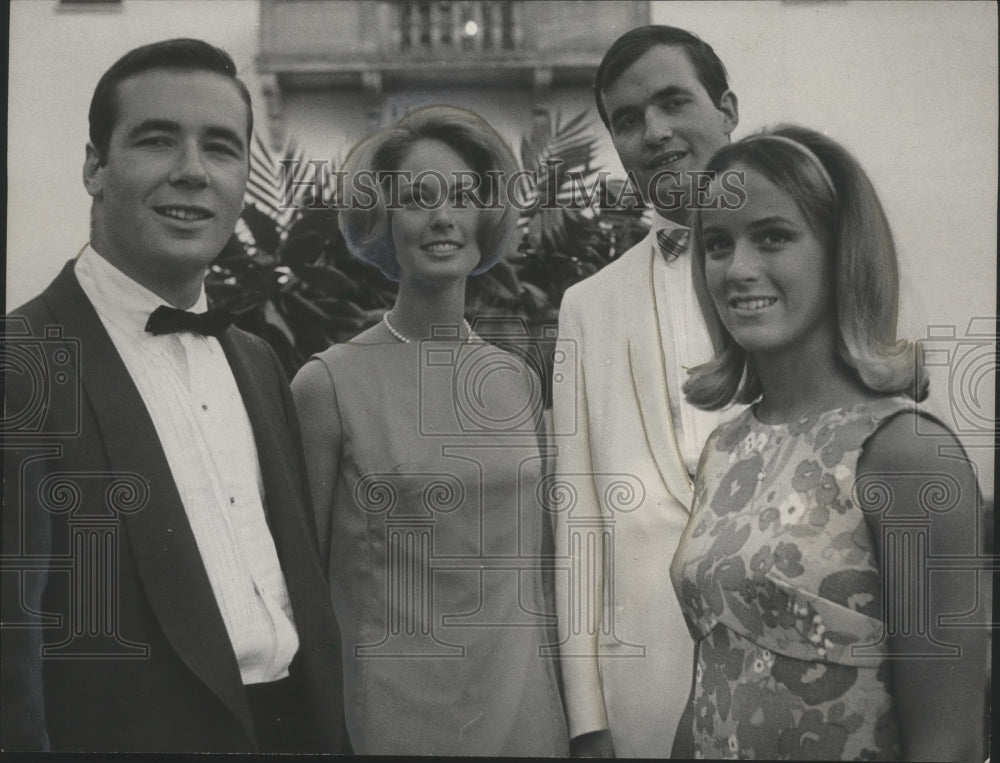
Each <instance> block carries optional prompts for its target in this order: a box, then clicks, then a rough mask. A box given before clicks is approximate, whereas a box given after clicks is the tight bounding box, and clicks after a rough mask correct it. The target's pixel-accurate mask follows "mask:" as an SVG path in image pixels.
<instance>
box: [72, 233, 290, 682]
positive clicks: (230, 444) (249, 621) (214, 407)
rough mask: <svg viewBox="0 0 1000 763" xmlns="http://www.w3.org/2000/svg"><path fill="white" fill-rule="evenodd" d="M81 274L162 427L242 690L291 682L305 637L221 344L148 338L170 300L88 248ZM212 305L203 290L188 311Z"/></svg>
mask: <svg viewBox="0 0 1000 763" xmlns="http://www.w3.org/2000/svg"><path fill="white" fill-rule="evenodd" d="M75 272H76V277H77V280H79V282H80V286H81V287H82V288H83V291H84V293H85V294H86V295H87V298H88V299H89V300H90V302H91V304H93V306H94V308H95V309H96V310H97V314H98V316H99V317H100V319H101V322H102V323H103V324H104V327H105V329H107V332H108V334H109V335H110V337H111V341H112V342H113V343H114V345H115V349H117V350H118V353H119V355H121V358H122V360H123V361H124V362H125V367H126V368H127V369H128V372H129V375H130V376H131V377H132V381H133V382H134V383H135V386H136V388H137V389H138V390H139V394H140V395H141V396H142V400H143V402H144V403H145V404H146V409H147V410H148V411H149V415H150V417H151V418H152V420H153V425H154V426H155V427H156V433H157V435H158V436H159V439H160V444H161V446H162V447H163V452H164V454H165V455H166V457H167V463H168V464H169V466H170V472H171V474H172V475H173V478H174V482H175V483H176V485H177V490H178V492H179V493H180V497H181V501H182V503H183V504H184V511H185V512H186V514H187V518H188V521H189V522H190V523H191V529H192V530H193V532H194V537H195V540H196V541H197V544H198V551H199V552H200V554H201V558H202V561H203V562H204V564H205V569H206V571H207V572H208V579H209V582H210V583H211V586H212V591H213V593H214V594H215V600H216V602H217V604H218V605H219V611H220V612H221V614H222V620H223V622H224V623H225V626H226V631H227V632H228V634H229V640H230V641H231V642H232V645H233V651H234V652H235V653H236V659H237V661H238V662H239V667H240V675H241V677H242V679H243V683H244V684H254V683H262V682H265V681H275V680H277V679H280V678H284V677H285V676H287V675H288V665H289V663H291V661H292V658H293V657H294V656H295V653H296V652H297V651H298V648H299V638H298V634H297V632H296V630H295V625H294V621H293V619H292V607H291V603H290V601H289V598H288V589H287V587H286V586H285V579H284V575H283V574H282V572H281V566H280V564H279V562H278V554H277V551H276V550H275V547H274V539H273V538H272V537H271V532H270V529H269V528H268V526H267V521H266V519H265V516H264V506H263V501H262V491H263V483H262V480H261V475H260V464H259V462H258V459H257V446H256V443H255V440H254V436H253V430H252V428H251V425H250V419H249V417H248V416H247V412H246V408H245V406H244V404H243V398H242V397H241V396H240V393H239V389H238V388H237V386H236V379H235V378H234V377H233V372H232V369H231V368H230V367H229V362H228V361H227V360H226V356H225V354H224V352H223V350H222V345H220V344H219V341H218V339H216V338H214V337H205V336H201V335H198V334H192V333H190V332H178V333H175V334H165V335H162V336H153V335H152V334H150V333H148V332H146V330H145V326H146V321H147V320H148V319H149V314H150V313H151V312H152V311H153V310H155V309H156V308H157V307H159V306H160V305H163V304H166V303H165V302H164V301H163V300H162V299H161V298H160V297H158V296H156V295H155V294H154V293H153V292H151V291H149V290H148V289H146V288H144V287H143V286H141V285H139V284H138V283H136V282H135V281H134V280H132V279H131V278H129V277H128V276H126V275H125V274H124V273H122V272H121V271H120V270H118V269H117V268H116V267H114V266H113V265H111V263H109V262H108V261H107V260H105V259H104V258H103V257H101V256H100V255H99V254H98V253H97V252H95V251H94V250H93V249H92V248H91V247H90V246H89V245H88V246H87V247H85V249H84V251H83V252H82V254H81V255H80V257H79V259H78V260H77V262H76V266H75ZM206 307H207V300H206V298H205V292H204V289H203V290H202V293H201V295H200V296H199V297H198V301H197V303H196V304H195V305H194V307H193V308H191V311H192V312H204V311H205V309H206ZM109 394H111V393H110V392H109ZM147 510H148V511H154V510H155V504H154V507H152V508H149V509H147Z"/></svg>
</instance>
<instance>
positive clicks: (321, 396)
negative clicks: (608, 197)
mask: <svg viewBox="0 0 1000 763" xmlns="http://www.w3.org/2000/svg"><path fill="white" fill-rule="evenodd" d="M515 169H516V165H515V163H514V159H513V157H512V155H511V153H510V149H509V148H507V146H506V145H505V144H504V143H503V141H502V140H501V139H500V137H499V136H497V135H496V133H495V132H494V131H493V130H492V129H491V128H490V127H489V125H487V124H486V123H485V122H484V121H483V120H482V119H481V118H479V117H478V116H476V115H475V114H472V113H470V112H467V111H464V110H461V109H456V108H450V107H429V108H425V109H420V110H418V111H415V112H413V113H412V114H410V115H409V116H407V117H405V118H403V119H402V120H401V121H399V122H398V123H396V124H394V125H392V126H390V127H388V128H386V129H384V130H382V131H380V132H378V133H376V134H375V135H373V136H372V137H370V138H368V139H366V140H365V141H363V142H362V143H361V144H359V145H358V146H357V147H355V149H354V150H353V151H352V153H351V155H350V156H349V157H348V160H347V163H346V165H345V170H346V171H347V178H348V182H347V188H348V194H347V196H346V197H345V199H344V203H345V204H346V206H347V209H345V210H344V211H343V212H342V213H341V220H340V225H341V230H342V231H343V233H344V237H345V239H346V241H347V243H348V246H349V247H350V248H351V251H352V252H353V253H354V254H355V255H357V256H359V257H361V258H362V259H365V260H367V261H369V262H371V263H374V264H376V265H378V266H379V267H380V268H381V269H382V270H383V272H385V273H386V274H387V275H388V276H389V277H391V278H393V279H394V280H397V281H398V282H399V292H398V296H397V299H396V303H395V305H394V307H393V309H392V310H391V311H390V312H388V313H386V315H385V316H384V319H383V321H382V322H381V323H379V324H378V325H376V326H374V327H373V328H370V329H368V330H367V331H365V332H363V333H362V334H360V335H359V336H357V337H355V338H354V339H352V340H351V341H349V342H346V343H343V344H340V345H335V346H333V347H331V348H330V349H329V350H327V351H326V352H323V353H321V354H320V355H318V356H316V357H315V358H314V359H312V360H311V361H310V362H308V363H307V364H306V365H305V366H304V367H303V368H302V370H301V371H300V372H299V374H298V376H296V378H295V380H294V382H293V385H292V388H293V391H294V393H295V397H296V403H297V405H298V408H299V414H300V417H301V420H302V429H303V437H304V440H305V446H306V452H307V461H308V467H309V475H310V482H311V485H312V490H313V495H314V502H315V511H316V521H317V524H318V528H319V533H320V538H321V540H322V542H323V543H324V546H325V548H324V550H325V553H326V555H327V562H328V570H329V578H330V585H331V591H332V595H333V601H334V606H335V609H336V612H337V619H338V622H339V623H340V626H341V630H342V632H343V649H344V651H343V654H344V669H345V677H344V683H345V711H346V717H347V724H348V730H349V732H350V737H351V742H352V745H353V748H354V751H355V752H356V753H360V754H388V755H400V754H404V755H491V756H529V755H530V756H561V755H566V754H567V752H568V737H567V730H566V723H565V719H564V714H563V709H562V701H561V698H560V695H559V690H558V685H557V680H556V674H555V664H554V661H553V659H552V654H551V652H552V644H553V643H554V641H555V639H554V637H553V634H554V632H555V630H554V614H553V608H552V602H551V599H550V597H549V596H548V595H547V594H548V592H549V591H550V588H551V586H545V585H543V579H542V569H543V567H544V566H545V564H546V563H549V562H550V561H551V553H552V552H551V549H550V546H551V532H550V531H549V532H546V528H545V524H544V523H547V522H548V521H549V518H548V516H546V514H545V512H544V510H543V508H542V506H541V504H540V502H539V497H538V494H537V493H538V491H537V487H538V482H539V478H540V473H541V468H542V453H541V450H540V447H539V440H538V425H539V424H540V415H541V413H542V409H543V398H542V392H541V387H540V384H539V380H538V377H537V375H536V374H535V373H534V372H533V371H532V370H531V369H530V368H529V367H528V365H526V363H525V362H524V360H523V359H521V358H520V357H518V356H516V355H514V354H512V353H508V352H504V351H502V350H500V349H498V348H496V347H494V346H493V345H491V344H488V343H487V342H485V341H483V340H482V339H481V338H480V337H479V336H477V335H476V334H475V333H473V331H472V328H471V327H470V325H469V324H468V323H467V322H466V321H465V319H464V317H463V315H464V310H465V288H466V280H467V278H468V276H469V275H470V274H474V273H480V272H483V271H485V270H487V269H489V268H490V267H491V266H492V265H493V264H494V263H496V261H497V260H498V259H499V258H500V256H501V255H502V254H503V253H504V251H505V250H506V248H507V245H508V244H509V242H510V240H511V235H512V231H513V227H514V224H515V219H516V213H515V210H514V209H513V208H512V207H511V206H510V205H509V204H508V203H507V200H506V199H505V198H503V196H502V195H500V194H499V193H498V192H497V190H496V189H493V191H492V192H491V191H490V189H489V185H488V183H489V181H490V179H491V178H490V176H489V174H488V173H490V172H496V173H500V174H499V175H498V176H494V177H502V178H506V177H509V176H510V175H511V173H512V172H513V171H514V170H515ZM363 171H373V172H375V173H380V174H376V175H374V176H369V177H374V178H375V182H374V183H372V182H371V180H368V181H365V180H363V179H361V178H362V176H361V175H360V174H359V173H361V172H363ZM388 173H397V174H395V175H391V174H388ZM470 177H472V178H475V179H478V181H479V183H480V186H479V187H478V189H477V190H476V191H475V193H474V194H469V195H466V196H464V197H463V192H462V190H461V188H462V187H463V185H466V186H467V185H468V179H469V178H470ZM366 186H367V188H369V189H370V190H369V191H366V190H365V188H366ZM502 188H503V186H502V185H501V186H500V189H502Z"/></svg>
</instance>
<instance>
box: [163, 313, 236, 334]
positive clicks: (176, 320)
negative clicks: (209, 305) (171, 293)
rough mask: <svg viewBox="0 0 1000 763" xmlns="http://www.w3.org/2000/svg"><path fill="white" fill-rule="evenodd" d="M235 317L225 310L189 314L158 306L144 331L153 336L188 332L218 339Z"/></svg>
mask: <svg viewBox="0 0 1000 763" xmlns="http://www.w3.org/2000/svg"><path fill="white" fill-rule="evenodd" d="M234 317H235V316H234V315H233V314H232V313H230V312H228V311H227V310H209V311H208V312H204V313H189V312H187V311H186V310H178V309H177V308H175V307H168V306H167V305H160V306H159V307H158V308H156V309H155V310H154V311H153V312H152V313H151V314H150V316H149V320H148V321H147V322H146V331H148V332H149V333H150V334H152V335H153V336H160V335H161V334H173V333H174V332H177V331H190V332H192V333H194V334H202V335H203V336H214V337H218V336H219V335H220V334H222V332H223V331H225V330H226V329H227V328H229V324H231V323H232V322H233V318H234Z"/></svg>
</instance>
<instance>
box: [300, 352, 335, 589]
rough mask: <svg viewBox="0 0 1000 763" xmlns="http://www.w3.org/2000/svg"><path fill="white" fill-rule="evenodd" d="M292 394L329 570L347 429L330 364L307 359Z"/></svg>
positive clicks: (325, 560) (325, 563) (317, 527)
mask: <svg viewBox="0 0 1000 763" xmlns="http://www.w3.org/2000/svg"><path fill="white" fill-rule="evenodd" d="M292 395H293V397H294V398H295V408H296V410H297V411H298V417H299V425H300V426H301V428H302V444H303V447H304V449H305V459H306V472H307V474H308V475H309V487H310V492H311V493H312V505H313V513H314V519H315V521H316V532H317V535H318V536H319V546H320V559H321V561H322V562H323V570H324V572H327V573H328V572H329V569H330V567H329V563H330V528H331V526H332V516H333V491H334V488H335V487H336V484H337V474H338V471H339V468H340V448H341V439H342V436H343V429H342V426H341V420H340V409H339V408H338V407H337V394H336V391H335V389H334V386H333V379H331V378H330V374H329V372H328V371H327V369H326V366H324V365H323V363H321V362H320V361H318V360H312V361H309V362H308V363H306V364H305V365H304V366H303V367H302V368H301V369H300V370H299V372H298V373H297V374H296V375H295V378H294V379H293V380H292Z"/></svg>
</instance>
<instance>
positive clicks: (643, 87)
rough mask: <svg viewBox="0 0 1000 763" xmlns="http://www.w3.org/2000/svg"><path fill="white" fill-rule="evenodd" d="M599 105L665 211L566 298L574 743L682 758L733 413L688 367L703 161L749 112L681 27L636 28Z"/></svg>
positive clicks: (563, 622) (695, 351)
mask: <svg viewBox="0 0 1000 763" xmlns="http://www.w3.org/2000/svg"><path fill="white" fill-rule="evenodd" d="M594 94H595V97H596V100H597V108H598V111H599V113H600V115H601V119H602V120H603V121H604V124H605V126H607V128H608V130H609V132H610V133H611V138H612V141H613V143H614V146H615V149H616V151H617V152H618V155H619V157H620V159H621V161H622V164H623V165H624V167H625V170H626V171H627V172H628V173H629V176H630V179H631V181H632V182H633V183H634V184H635V185H636V186H637V188H638V190H639V191H640V193H641V194H642V196H643V198H644V199H645V200H646V202H647V204H649V205H651V206H652V207H654V208H655V210H656V214H655V215H654V220H653V225H652V230H651V231H650V233H649V235H648V236H647V237H646V238H645V239H643V240H642V241H641V242H640V243H639V244H637V245H636V246H634V247H633V248H632V249H630V250H629V251H627V252H626V253H625V254H624V255H622V256H621V257H620V258H619V259H618V260H616V261H614V262H612V263H611V264H609V265H608V266H607V267H605V268H604V269H603V270H601V271H600V272H599V273H597V274H595V275H594V276H592V277H590V278H588V279H586V280H585V281H583V282H581V283H579V284H576V285H575V286H573V287H572V288H570V289H569V290H568V291H567V292H566V294H565V296H564V297H563V302H562V308H561V311H560V315H559V335H560V339H561V340H564V341H572V342H575V343H576V345H577V347H576V357H577V362H576V367H575V378H572V379H569V380H564V381H563V383H561V384H559V385H557V391H556V397H555V400H554V417H555V432H556V440H555V442H556V444H557V446H558V453H557V459H556V471H557V475H556V477H557V480H559V482H560V483H561V484H562V485H563V486H564V487H565V488H567V490H566V494H572V495H573V496H574V497H573V499H571V500H570V501H569V503H568V504H566V505H564V506H563V509H564V510H563V511H560V512H559V513H557V514H556V517H557V518H556V550H557V555H558V556H559V557H560V558H569V560H570V563H571V568H572V569H571V571H570V573H569V574H568V575H562V576H559V577H557V584H556V585H557V588H556V590H557V600H558V611H559V615H560V617H559V637H560V639H559V640H560V655H561V665H562V672H563V677H564V681H565V694H566V705H567V712H568V715H569V724H570V736H571V738H572V752H573V754H574V755H577V756H599V757H610V756H612V755H615V756H618V757H632V756H634V757H667V756H669V755H670V753H671V746H672V743H673V738H674V733H675V731H676V729H677V724H678V721H679V720H680V716H681V713H682V712H683V710H684V707H685V704H686V702H687V698H688V694H689V691H690V687H691V678H692V670H693V660H694V647H693V641H692V639H691V636H690V635H689V634H688V631H687V628H686V627H685V624H684V619H683V616H682V614H681V609H680V606H679V604H678V602H677V600H676V597H675V595H674V592H673V588H672V586H671V583H670V575H669V568H670V561H671V558H672V557H673V554H674V551H675V549H676V547H677V542H678V540H679V538H680V535H681V533H682V531H683V529H684V525H685V522H686V521H687V517H688V511H689V508H690V505H691V498H692V487H693V486H692V478H693V474H694V472H695V469H696V467H697V463H698V458H699V455H700V453H701V448H702V446H703V445H704V442H705V440H706V438H707V437H708V435H709V434H710V433H711V431H712V430H713V429H714V428H715V426H717V424H718V423H719V421H720V418H719V415H718V414H712V413H706V412H702V411H699V410H697V409H695V408H693V407H692V406H690V405H688V404H687V403H686V402H685V401H684V398H683V394H682V392H681V386H682V384H683V382H684V380H685V378H686V374H687V369H689V368H691V367H693V366H695V365H698V364H699V363H702V362H705V361H706V360H709V359H710V358H711V356H712V346H711V341H710V339H709V336H708V333H707V330H706V328H705V323H704V319H703V318H702V315H701V311H700V309H699V307H698V302H697V299H696V297H695V293H694V289H693V286H692V282H691V258H690V255H689V254H688V252H687V230H688V229H687V227H686V226H687V223H688V214H689V211H690V206H691V199H692V194H691V192H690V191H691V187H692V185H693V182H694V181H693V176H691V175H690V174H689V173H690V172H692V171H699V170H703V169H704V168H705V166H706V164H707V162H708V160H709V158H710V157H711V156H712V155H713V154H714V153H715V152H716V151H717V150H718V149H719V148H721V147H723V146H724V145H726V144H727V143H728V142H729V136H730V133H731V132H732V131H733V129H734V128H735V127H736V125H737V122H738V120H739V115H738V109H737V101H736V96H735V95H734V94H733V93H732V92H731V91H730V90H729V89H728V83H727V75H726V70H725V67H724V66H723V65H722V62H721V61H720V60H719V59H718V57H717V56H716V55H715V53H714V51H713V50H712V48H711V47H710V46H709V45H707V44H706V43H704V42H703V41H702V40H700V39H699V38H697V37H696V36H694V35H692V34H690V33H689V32H686V31H684V30H681V29H676V28H674V27H667V26H647V27H641V28H638V29H633V30H632V31H630V32H628V33H626V34H625V35H623V36H622V37H621V38H619V39H618V40H617V41H616V42H615V43H614V44H613V45H612V46H611V48H610V49H609V50H608V52H607V54H606V55H605V56H604V60H603V61H602V62H601V65H600V67H599V68H598V71H597V76H596V79H595V83H594Z"/></svg>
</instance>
